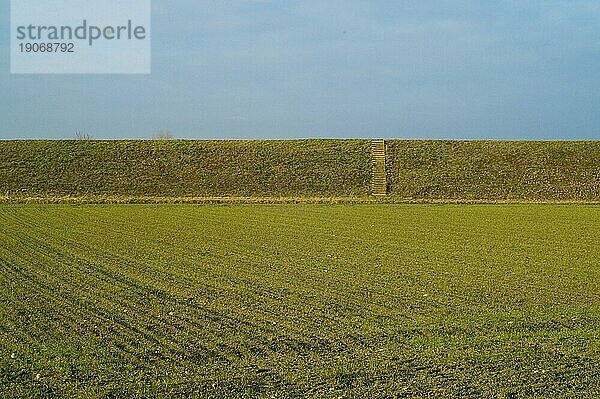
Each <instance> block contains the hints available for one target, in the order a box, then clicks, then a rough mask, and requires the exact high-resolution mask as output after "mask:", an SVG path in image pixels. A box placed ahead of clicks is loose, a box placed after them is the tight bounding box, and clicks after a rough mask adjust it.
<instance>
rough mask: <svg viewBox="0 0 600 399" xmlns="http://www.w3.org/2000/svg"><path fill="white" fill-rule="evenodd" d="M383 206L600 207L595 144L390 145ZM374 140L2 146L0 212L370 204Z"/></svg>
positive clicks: (599, 157) (599, 152) (599, 146)
mask: <svg viewBox="0 0 600 399" xmlns="http://www.w3.org/2000/svg"><path fill="white" fill-rule="evenodd" d="M387 173H388V193H389V195H388V197H387V198H385V199H384V200H380V201H385V202H598V201H600V142H599V141H428V140H422V141H415V140H388V141H387ZM370 183H371V154H370V141H369V140H286V141H192V140H189V141H188V140H174V141H161V140H158V141H136V140H132V141H0V202H50V203H52V202H62V203H64V202H70V203H96V202H100V203H155V202H159V203H160V202H165V203H178V202H188V203H215V202H217V203H220V202H225V203H229V202H254V203H256V202H259V203H265V202H266V203H269V202H285V203H296V202H309V203H310V202H317V203H356V202H372V201H373V199H372V198H371V199H370V198H369V194H370Z"/></svg>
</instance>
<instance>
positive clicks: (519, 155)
mask: <svg viewBox="0 0 600 399" xmlns="http://www.w3.org/2000/svg"><path fill="white" fill-rule="evenodd" d="M387 163H388V164H387V166H388V186H389V190H390V195H391V196H393V197H399V198H405V199H406V198H413V199H425V200H436V199H437V200H440V199H444V200H489V201H534V202H538V201H550V202H552V201H590V202H591V201H600V141H428V140H421V141H416V140H415V141H412V140H390V141H388V142H387Z"/></svg>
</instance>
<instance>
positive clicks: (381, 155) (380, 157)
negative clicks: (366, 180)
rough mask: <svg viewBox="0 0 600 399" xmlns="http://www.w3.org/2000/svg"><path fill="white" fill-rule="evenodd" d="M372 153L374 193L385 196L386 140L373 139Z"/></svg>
mask: <svg viewBox="0 0 600 399" xmlns="http://www.w3.org/2000/svg"><path fill="white" fill-rule="evenodd" d="M371 155H372V159H373V180H372V194H373V195H377V196H383V195H386V194H387V177H386V174H385V141H384V140H373V142H372V143H371Z"/></svg>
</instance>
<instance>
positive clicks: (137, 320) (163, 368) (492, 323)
mask: <svg viewBox="0 0 600 399" xmlns="http://www.w3.org/2000/svg"><path fill="white" fill-rule="evenodd" d="M599 236H600V207H596V206H587V205H578V206H573V205H501V206H497V205H468V206H465V205H383V204H378V205H335V206H331V205H329V206H328V205H314V204H312V205H206V206H197V205H81V206H66V205H1V206H0V397H7V398H11V397H15V398H16V397H40V398H41V397H75V398H77V397H79V398H94V397H111V398H121V397H207V398H208V397H214V398H226V397H232V398H238V397H239V398H244V397H264V398H288V397H314V398H340V397H345V398H363V397H364V398H377V397H399V398H402V397H411V398H412V397H442V398H443V397H473V398H477V397H499V398H502V397H506V398H521V397H548V398H571V397H584V398H585V397H589V398H594V397H599V396H600V378H599V376H600V338H599V337H600V240H599V239H598V237H599Z"/></svg>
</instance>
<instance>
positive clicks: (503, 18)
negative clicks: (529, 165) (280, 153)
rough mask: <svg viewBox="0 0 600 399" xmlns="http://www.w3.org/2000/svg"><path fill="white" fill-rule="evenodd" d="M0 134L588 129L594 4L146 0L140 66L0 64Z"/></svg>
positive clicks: (450, 134) (594, 84)
mask: <svg viewBox="0 0 600 399" xmlns="http://www.w3.org/2000/svg"><path fill="white" fill-rule="evenodd" d="M9 15H10V4H9V1H8V0H0V26H1V27H2V29H1V30H0V54H1V56H0V138H9V139H10V138H52V139H54V138H72V137H74V135H75V132H76V131H84V132H88V133H90V134H91V135H92V136H93V137H94V138H150V137H152V136H153V135H154V134H156V133H157V132H159V131H169V132H171V133H172V134H173V135H174V136H175V137H178V138H297V137H398V138H450V139H454V138H477V139H479V138H499V139H600V112H599V111H600V22H599V21H600V2H599V1H597V0H593V1H584V0H581V1H578V0H570V1H568V0H564V1H533V0H522V1H517V0H514V1H503V0H498V1H481V0H477V1H464V0H463V1H458V0H436V1H428V0H418V1H417V0H415V1H398V0H390V1H387V0H380V1H377V0H364V1H356V0H325V1H324V0H319V1H312V0H306V1H291V0H281V1H275V0H273V1H271V0H245V1H241V0H240V1H236V0H231V1H227V2H222V1H216V0H215V1H198V0H173V1H166V0H153V16H152V24H153V25H152V40H153V44H152V74H150V75H11V74H10V63H9V59H8V54H9V48H8V40H9V25H10V21H9Z"/></svg>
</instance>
